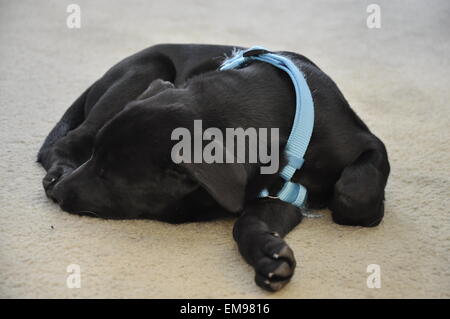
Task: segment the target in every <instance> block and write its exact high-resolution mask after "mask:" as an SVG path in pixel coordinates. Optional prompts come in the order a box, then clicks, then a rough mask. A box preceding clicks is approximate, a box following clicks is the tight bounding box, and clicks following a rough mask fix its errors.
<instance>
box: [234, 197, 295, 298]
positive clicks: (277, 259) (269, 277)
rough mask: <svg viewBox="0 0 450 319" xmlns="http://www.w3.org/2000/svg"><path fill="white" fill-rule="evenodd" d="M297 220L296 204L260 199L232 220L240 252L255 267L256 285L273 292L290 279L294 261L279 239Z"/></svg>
mask: <svg viewBox="0 0 450 319" xmlns="http://www.w3.org/2000/svg"><path fill="white" fill-rule="evenodd" d="M301 220H302V214H301V212H300V209H298V208H297V207H294V206H292V205H289V204H287V203H284V202H282V201H280V200H274V199H267V198H262V199H259V200H256V201H254V202H253V203H251V204H250V205H248V206H247V207H246V208H245V210H244V213H243V215H242V216H240V217H239V219H238V220H237V221H236V223H235V225H234V228H233V237H234V239H235V240H236V242H237V244H238V247H239V251H240V253H241V255H242V256H243V257H244V259H245V260H246V261H247V262H248V263H249V264H250V265H251V266H253V268H254V269H255V282H256V284H257V285H258V286H260V287H262V288H264V289H267V290H270V291H276V290H279V289H281V288H282V287H283V286H284V285H286V284H287V283H288V282H289V280H290V279H291V277H292V275H293V274H294V269H295V266H296V261H295V258H294V254H293V252H292V249H291V248H290V247H289V246H288V245H287V244H286V242H285V241H284V240H283V239H282V238H283V237H284V236H285V235H286V234H287V233H288V232H289V231H290V230H291V229H293V228H294V227H295V226H296V225H297V224H298V223H300V221H301Z"/></svg>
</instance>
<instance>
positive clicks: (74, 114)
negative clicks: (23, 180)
mask: <svg viewBox="0 0 450 319" xmlns="http://www.w3.org/2000/svg"><path fill="white" fill-rule="evenodd" d="M90 89H91V87H89V88H88V89H87V90H86V91H84V93H83V94H81V95H80V96H79V97H78V98H77V99H76V100H75V102H73V104H72V105H71V106H70V107H69V108H68V109H67V111H66V112H65V113H64V115H63V116H62V118H61V119H60V120H59V122H58V123H57V124H56V125H55V127H54V128H53V129H52V130H51V131H50V133H49V134H48V136H47V137H46V138H45V141H44V143H43V144H42V146H41V148H40V149H39V152H38V155H37V162H38V163H41V164H42V165H43V166H44V167H45V166H46V165H45V164H46V162H47V157H48V153H49V150H50V148H51V147H52V146H53V145H54V144H55V143H56V141H58V140H59V139H60V138H61V137H64V136H66V135H67V133H68V132H69V131H71V130H73V129H75V128H77V127H78V126H79V125H80V124H81V123H82V122H83V121H84V118H85V104H86V99H87V96H88V94H89V90H90Z"/></svg>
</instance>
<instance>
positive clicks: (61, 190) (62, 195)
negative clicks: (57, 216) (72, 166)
mask: <svg viewBox="0 0 450 319" xmlns="http://www.w3.org/2000/svg"><path fill="white" fill-rule="evenodd" d="M52 197H53V199H54V200H55V201H56V202H57V203H58V204H59V206H60V207H61V208H62V209H63V210H65V211H70V210H71V209H72V208H73V206H74V205H75V203H76V199H77V194H76V193H75V192H74V191H73V190H71V189H69V188H68V187H67V186H66V185H65V184H64V183H63V182H59V183H58V184H56V185H55V187H54V189H53V192H52Z"/></svg>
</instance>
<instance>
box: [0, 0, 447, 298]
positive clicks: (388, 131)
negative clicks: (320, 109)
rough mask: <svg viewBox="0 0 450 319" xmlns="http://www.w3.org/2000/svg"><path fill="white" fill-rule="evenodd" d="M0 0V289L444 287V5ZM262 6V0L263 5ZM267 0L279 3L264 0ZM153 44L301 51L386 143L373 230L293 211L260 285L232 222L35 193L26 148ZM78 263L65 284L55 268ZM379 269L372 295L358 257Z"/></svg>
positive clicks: (113, 293) (100, 293) (330, 291)
mask: <svg viewBox="0 0 450 319" xmlns="http://www.w3.org/2000/svg"><path fill="white" fill-rule="evenodd" d="M72 2H73V1H72V0H70V1H66V0H64V1H56V0H55V1H3V0H2V1H1V2H0V110H1V112H0V121H1V122H0V143H1V144H0V145H1V150H0V156H1V158H0V179H1V185H2V186H1V191H0V214H1V216H0V217H1V221H0V296H1V297H6V298H10V297H25V298H34V297H39V298H41V297H50V298H66V297H75V298H79V297H88V298H91V297H95V298H98V297H108V298H109V297H119V298H122V297H138V298H154V297H176V298H179V297H207V298H218V297H232V298H241V297H243V298H247V297H248V298H253V297H256V298H259V297H262V298H265V297H275V298H316V297H325V298H334V297H352V298H364V297H369V298H373V297H374V298H385V297H394V298H404V297H446V298H448V297H450V271H449V268H450V264H449V256H450V209H449V207H450V202H449V198H450V184H449V181H450V176H449V168H450V149H449V148H450V146H449V137H450V136H449V124H450V123H449V122H450V121H449V120H450V111H449V110H450V105H449V103H450V94H449V84H450V81H449V72H450V68H449V56H450V41H449V40H450V36H449V32H448V31H449V30H450V22H449V21H450V20H449V17H450V5H449V2H448V1H446V0H443V1H407V2H406V1H377V3H378V4H380V6H381V23H382V24H381V29H368V28H367V27H366V17H367V15H368V14H367V13H366V7H367V5H368V4H369V3H371V2H373V1H370V2H369V1H345V2H344V1H308V2H306V1H305V2H301V1H297V0H292V1H276V2H272V4H271V5H270V6H269V5H268V4H263V3H262V1H261V2H259V1H256V0H255V1H206V0H205V1H200V0H198V1H189V2H188V1H179V3H176V2H174V1H166V0H165V1H155V0H147V1H144V0H142V1H106V0H105V1H81V0H77V1H76V3H78V4H80V6H81V10H82V12H81V13H82V15H81V17H82V22H81V23H82V25H81V29H78V30H77V29H68V28H67V27H66V24H65V20H66V17H67V15H68V14H67V13H66V7H67V5H68V4H70V3H72ZM266 3H267V2H266ZM275 3H276V6H275ZM160 42H202V43H223V44H236V45H242V46H250V45H253V44H260V45H264V46H266V47H269V48H271V49H283V50H292V51H298V52H301V53H303V54H305V55H306V56H308V57H310V58H311V59H313V61H315V62H316V63H317V64H318V65H319V66H320V67H322V69H323V70H325V71H326V72H327V73H328V74H329V75H330V76H331V77H332V78H333V79H334V80H335V81H336V82H337V83H338V85H339V86H340V88H341V89H342V91H343V92H344V95H345V96H346V97H347V99H348V100H349V102H350V104H351V105H352V106H353V108H354V109H355V110H356V111H357V113H358V114H359V115H360V116H361V117H362V118H363V120H365V121H366V123H367V124H368V125H369V126H370V128H371V129H372V130H373V132H374V133H375V134H377V135H378V136H379V137H380V138H381V139H382V140H383V141H384V142H385V143H386V146H387V149H388V152H389V157H390V162H391V166H392V174H391V176H390V179H389V183H388V186H387V190H386V216H385V219H384V221H383V222H382V224H381V225H380V226H379V227H377V228H374V229H364V228H358V227H356V228H353V227H343V226H338V225H335V224H333V223H332V221H331V219H330V215H329V212H327V211H324V214H325V217H324V218H322V219H315V220H312V219H309V220H305V221H304V222H303V223H302V224H301V225H299V227H297V228H296V229H295V230H294V231H292V232H291V233H290V234H289V235H288V237H287V241H288V242H289V243H290V245H291V247H292V249H293V250H294V252H295V254H296V256H297V259H298V268H297V272H296V275H295V277H294V278H293V280H292V282H291V283H290V284H289V285H288V286H287V287H286V288H285V289H284V290H282V291H280V292H278V293H276V294H270V293H266V292H264V291H262V290H260V289H259V288H258V287H257V286H256V285H255V284H254V282H253V271H252V269H251V268H250V267H249V266H247V265H246V264H245V262H244V261H243V260H242V259H241V257H240V255H239V254H238V252H237V249H236V245H235V243H234V242H233V240H232V237H231V229H232V224H233V221H232V220H226V221H217V222H211V223H193V224H187V225H179V226H173V225H168V224H164V223H160V222H154V221H107V220H99V219H94V218H88V217H77V216H72V215H69V214H66V213H64V212H62V211H61V210H60V209H59V208H58V207H57V206H56V205H55V204H53V203H52V202H50V201H49V200H47V198H46V197H45V195H44V192H43V189H42V187H41V179H42V177H43V176H44V171H43V169H42V168H41V167H40V166H39V165H37V164H36V163H35V162H34V160H35V155H36V152H37V150H38V148H39V146H40V144H41V142H42V141H43V139H44V137H45V136H46V134H47V133H48V132H49V130H50V129H51V128H52V127H53V125H54V124H55V123H56V121H57V120H58V119H59V117H60V116H61V115H62V113H63V112H64V111H65V109H66V108H67V107H68V106H69V104H70V103H71V102H72V101H73V100H74V99H75V98H76V97H77V96H78V95H79V94H80V93H81V92H82V91H83V89H84V88H86V87H87V86H88V85H89V84H90V83H92V82H93V81H94V80H96V79H97V78H98V77H99V76H100V75H101V74H102V73H103V72H104V71H106V70H107V69H108V68H109V67H110V66H111V65H112V64H113V63H115V62H117V61H118V60H120V59H122V58H124V57H126V56H128V55H130V54H132V53H134V52H135V51H137V50H139V49H142V48H144V47H147V46H149V45H152V44H156V43H160ZM70 264H77V265H79V266H80V267H81V288H79V289H76V288H75V289H69V288H67V286H66V278H67V276H68V275H69V274H68V273H67V272H66V268H67V266H68V265H70ZM369 264H378V265H380V267H381V283H382V286H381V288H380V289H376V288H375V289H369V288H368V287H367V286H366V278H367V276H368V273H366V267H367V265H369Z"/></svg>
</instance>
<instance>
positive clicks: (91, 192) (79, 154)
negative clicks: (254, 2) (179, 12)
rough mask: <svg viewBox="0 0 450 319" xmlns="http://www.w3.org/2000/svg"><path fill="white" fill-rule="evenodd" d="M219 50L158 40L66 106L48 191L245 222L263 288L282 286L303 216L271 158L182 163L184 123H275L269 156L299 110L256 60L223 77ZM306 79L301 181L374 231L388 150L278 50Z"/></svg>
mask: <svg viewBox="0 0 450 319" xmlns="http://www.w3.org/2000/svg"><path fill="white" fill-rule="evenodd" d="M235 49H240V48H236V47H231V46H219V45H182V44H164V45H157V46H153V47H150V48H148V49H145V50H143V51H141V52H138V53H136V54H134V55H132V56H130V57H128V58H126V59H124V60H123V61H121V62H120V63H118V64H117V65H115V66H113V67H112V68H111V69H110V70H109V71H108V72H106V74H105V75H103V76H102V77H101V78H100V79H99V80H98V81H96V82H95V83H94V84H92V85H91V86H90V87H89V88H88V89H87V90H86V91H85V92H84V93H83V94H82V95H81V96H80V97H79V98H78V99H77V100H76V101H75V102H74V103H73V104H72V106H70V108H69V109H68V110H67V111H66V113H65V114H64V115H63V117H62V118H61V120H60V121H59V122H58V124H57V125H56V126H55V127H54V128H53V130H52V131H51V132H50V134H49V135H48V137H47V138H46V140H45V142H44V144H43V146H42V148H41V149H40V151H39V154H38V161H39V162H40V163H41V164H42V165H43V167H44V168H45V169H46V171H47V175H46V176H45V177H44V180H43V185H44V188H45V192H46V194H47V196H48V197H49V198H51V199H53V200H54V201H55V202H57V203H58V204H59V205H60V207H61V208H62V209H63V210H65V211H67V212H69V213H75V214H85V215H93V216H97V217H102V218H112V219H125V218H150V219H158V220H162V221H167V222H172V223H180V222H189V221H200V220H209V219H213V218H217V217H219V216H225V215H235V216H237V217H238V218H237V221H236V223H235V226H234V228H233V236H234V239H235V240H236V242H237V244H238V247H239V251H240V252H241V254H242V256H243V257H244V259H245V260H246V261H247V262H248V263H249V264H250V265H251V266H253V267H254V269H255V274H256V275H255V281H256V283H257V284H258V285H259V286H261V287H263V288H265V289H267V290H272V291H274V290H278V289H280V288H282V287H283V286H284V285H285V284H286V283H287V282H288V281H289V280H290V278H291V277H292V275H293V273H294V269H295V265H296V263H295V258H294V255H293V253H292V250H291V249H290V248H289V246H288V245H287V244H286V242H285V241H284V240H283V237H284V236H285V235H286V234H287V233H288V232H289V231H290V230H291V229H293V228H294V227H295V226H296V225H297V224H298V223H299V222H300V221H301V219H302V210H305V209H306V208H305V209H299V208H297V207H295V206H293V205H290V204H287V203H285V202H282V201H280V200H278V199H277V198H276V197H274V196H269V197H265V198H259V196H258V194H259V193H260V192H261V190H262V189H268V190H269V193H270V194H276V193H277V191H278V190H279V189H280V188H281V186H282V185H283V181H282V179H281V178H280V177H279V175H278V174H277V172H275V173H273V174H261V171H260V168H261V167H262V165H263V164H262V163H261V161H259V160H258V161H257V162H255V163H249V162H246V161H235V162H233V163H212V164H208V163H204V162H198V163H186V162H181V163H175V162H174V161H173V158H172V156H171V154H172V149H173V147H174V144H175V143H176V141H174V140H173V139H172V132H173V131H174V130H175V129H176V128H186V129H188V130H189V131H192V130H193V129H194V128H193V126H194V120H202V123H203V126H204V127H205V128H206V127H215V128H218V129H219V130H222V131H225V129H226V128H244V129H245V128H250V127H252V128H272V129H273V128H277V129H278V130H279V136H278V140H277V144H276V147H275V148H274V147H272V149H271V152H272V153H273V152H278V153H279V154H280V157H281V158H280V165H279V169H278V171H279V170H280V169H282V168H283V165H285V163H286V159H285V158H284V157H283V154H284V148H285V145H286V142H287V139H288V136H289V134H290V131H291V126H292V122H293V118H294V115H295V99H296V96H295V92H294V90H293V86H292V82H291V80H290V79H289V76H288V75H287V74H286V73H284V72H283V71H282V70H279V69H277V68H275V67H273V66H272V65H270V64H267V63H264V62H260V61H252V62H250V63H248V64H246V65H244V66H242V67H240V68H238V69H233V70H226V71H218V68H219V67H220V65H221V64H222V63H223V61H224V59H225V58H226V57H227V56H231V55H232V54H233V50H235ZM277 53H278V54H281V55H284V56H286V57H288V58H290V59H291V60H292V61H293V62H294V63H295V64H296V65H297V67H298V68H299V69H300V70H301V71H302V72H303V74H304V75H305V77H306V80H307V83H308V85H309V88H310V90H311V93H312V97H313V101H314V106H315V119H314V129H313V133H312V137H311V140H310V144H309V147H308V149H307V152H306V154H305V162H304V165H303V167H302V168H301V170H298V171H297V172H296V173H295V175H294V177H293V181H295V182H298V183H300V184H302V185H303V186H305V187H306V189H307V190H308V197H307V201H306V207H307V208H308V209H319V208H326V207H328V208H329V209H330V210H331V213H332V218H333V220H334V221H335V222H336V223H338V224H341V225H354V226H366V227H371V226H376V225H378V224H379V223H380V221H381V219H382V218H383V214H384V204H383V202H384V188H385V185H386V182H387V178H388V175H389V162H388V158H387V153H386V149H385V147H384V145H383V143H382V142H381V141H380V140H379V139H378V138H377V137H376V136H375V135H373V134H372V133H371V132H370V131H369V129H368V128H367V126H366V125H365V124H364V123H363V122H362V121H361V119H360V118H359V117H358V116H357V115H356V114H355V113H354V112H353V111H352V109H351V108H350V106H349V105H348V103H347V101H346V100H345V98H344V96H343V95H342V94H341V92H340V91H339V89H338V88H337V86H336V84H335V83H334V82H333V81H332V80H331V79H330V78H329V77H328V76H327V75H326V74H325V73H323V72H322V71H321V70H320V69H319V68H318V67H317V66H316V65H315V64H314V63H312V62H311V61H310V60H308V59H307V58H305V57H304V56H302V55H299V54H295V53H291V52H277Z"/></svg>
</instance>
